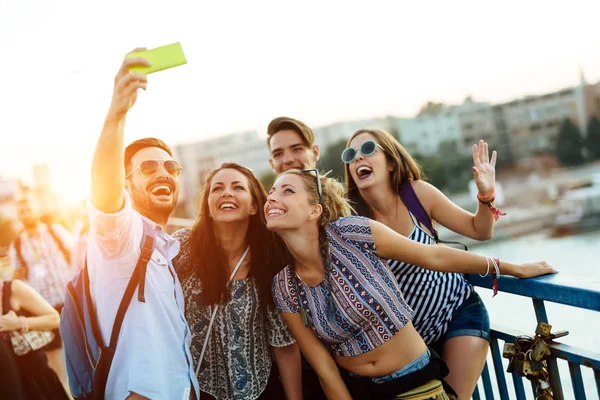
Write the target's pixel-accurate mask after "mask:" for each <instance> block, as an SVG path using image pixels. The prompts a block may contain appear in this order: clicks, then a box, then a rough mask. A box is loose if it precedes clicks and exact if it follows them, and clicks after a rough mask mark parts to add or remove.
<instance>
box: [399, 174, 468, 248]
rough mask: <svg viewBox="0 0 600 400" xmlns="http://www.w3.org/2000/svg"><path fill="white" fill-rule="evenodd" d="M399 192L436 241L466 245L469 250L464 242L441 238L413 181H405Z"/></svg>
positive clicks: (411, 211)
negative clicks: (416, 191)
mask: <svg viewBox="0 0 600 400" xmlns="http://www.w3.org/2000/svg"><path fill="white" fill-rule="evenodd" d="M399 194H400V198H401V199H402V202H403V203H404V205H405V206H406V208H408V211H409V212H410V213H411V214H412V215H414V216H415V218H416V219H417V221H419V222H420V223H422V224H423V225H425V227H426V228H427V229H429V231H430V232H431V234H432V235H433V238H434V239H435V242H436V243H442V244H454V245H458V246H461V247H464V249H465V251H467V250H468V248H467V245H466V244H464V243H461V242H451V241H447V240H441V239H440V237H439V235H438V232H437V230H436V229H435V227H434V224H433V221H432V220H431V218H430V217H429V214H427V211H425V208H424V207H423V204H422V203H421V201H420V200H419V198H418V197H417V194H416V193H415V190H414V189H413V187H412V183H411V181H406V182H404V184H403V185H402V186H401V187H400V193H399ZM411 218H412V217H411ZM413 222H414V221H413Z"/></svg>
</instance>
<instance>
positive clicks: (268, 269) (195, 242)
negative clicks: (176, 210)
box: [190, 163, 289, 306]
mask: <svg viewBox="0 0 600 400" xmlns="http://www.w3.org/2000/svg"><path fill="white" fill-rule="evenodd" d="M223 169H234V170H236V171H238V172H240V173H242V174H243V175H244V176H245V177H246V179H247V180H248V189H249V191H250V195H251V196H252V202H253V204H254V206H255V207H256V208H257V210H258V211H257V213H256V214H254V215H250V223H249V224H248V231H247V232H246V244H247V245H249V246H250V253H249V256H250V270H249V272H248V277H249V278H250V277H251V278H254V281H255V282H256V284H257V285H258V291H259V297H260V304H261V306H264V305H267V304H270V305H273V297H272V295H271V284H272V282H273V277H274V276H275V274H277V272H279V271H280V270H281V269H282V268H283V267H285V265H286V263H287V262H288V261H289V253H288V252H287V249H286V247H285V244H284V243H283V241H282V240H281V238H280V237H279V236H278V235H276V234H275V233H273V232H271V231H269V230H268V229H267V225H266V219H265V214H264V212H263V211H262V210H263V206H264V204H265V203H266V201H267V192H266V191H265V189H264V187H263V186H262V185H261V184H260V182H259V181H258V179H256V177H255V176H254V174H253V173H252V171H251V170H250V169H248V168H246V167H243V166H241V165H239V164H236V163H225V164H222V165H221V166H220V167H219V168H216V169H214V170H212V171H210V173H209V174H208V176H207V178H206V184H205V186H204V188H203V190H202V193H201V194H200V197H199V198H198V203H199V204H198V206H199V215H198V219H197V220H196V222H195V223H194V227H193V228H192V234H191V236H190V245H191V252H190V255H191V262H192V268H193V271H194V273H195V274H196V276H197V277H198V278H199V279H200V281H201V282H202V296H201V299H200V301H201V302H202V304H205V305H214V304H219V303H221V302H227V301H229V300H230V293H229V290H228V284H229V272H228V266H227V262H226V258H225V254H224V251H223V248H222V247H221V244H220V243H219V242H218V241H217V239H216V237H215V234H214V221H213V219H212V218H211V216H210V211H209V208H208V195H209V193H210V186H211V183H212V180H213V178H214V176H215V174H216V173H217V172H219V171H221V170H223Z"/></svg>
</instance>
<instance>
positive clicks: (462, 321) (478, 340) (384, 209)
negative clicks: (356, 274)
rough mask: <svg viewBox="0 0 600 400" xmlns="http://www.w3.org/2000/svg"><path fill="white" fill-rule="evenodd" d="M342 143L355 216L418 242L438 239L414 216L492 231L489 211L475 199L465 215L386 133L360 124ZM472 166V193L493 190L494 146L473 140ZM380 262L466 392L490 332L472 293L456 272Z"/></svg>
mask: <svg viewBox="0 0 600 400" xmlns="http://www.w3.org/2000/svg"><path fill="white" fill-rule="evenodd" d="M347 148H348V150H345V153H343V154H344V156H345V157H344V156H343V157H342V159H344V160H345V162H346V164H345V178H346V179H345V181H346V188H348V190H347V196H348V200H349V201H350V202H351V204H353V205H355V208H356V211H357V213H358V215H362V216H365V217H369V218H372V219H374V220H377V221H379V222H381V223H382V224H385V225H387V226H389V227H390V228H391V229H393V230H395V231H396V232H398V233H400V234H403V235H404V236H406V237H408V238H409V239H411V240H414V241H416V242H419V243H424V244H432V245H434V244H436V242H437V241H438V238H437V237H436V232H435V231H431V230H430V229H428V226H426V225H421V224H419V218H421V219H425V220H426V222H424V224H427V222H431V221H432V220H435V221H436V222H439V223H440V224H442V225H444V226H446V227H448V228H449V229H452V230H454V231H456V232H458V233H460V234H462V235H464V236H468V237H470V238H473V239H477V240H487V239H490V238H491V237H492V233H493V230H494V215H493V212H492V209H491V208H490V207H489V206H487V205H484V204H479V206H478V207H477V212H476V213H475V214H471V213H470V212H468V211H466V210H463V209H462V208H460V207H458V206H457V205H455V204H454V203H452V202H451V201H450V200H449V199H448V198H447V197H446V196H444V194H443V193H442V192H440V191H439V190H437V189H436V188H435V187H434V186H432V185H431V184H429V183H427V182H425V181H423V180H421V171H420V168H419V165H418V164H417V163H416V162H415V160H414V159H413V158H412V157H411V156H410V154H409V153H408V152H407V151H406V149H404V147H402V145H401V144H400V143H399V142H398V141H397V140H396V139H395V138H394V137H392V135H390V134H389V133H388V132H386V131H383V130H380V129H360V130H358V131H356V132H355V133H354V134H353V135H352V136H351V137H350V139H349V140H348V144H347ZM363 151H364V153H363ZM365 153H366V154H367V155H365ZM353 155H354V158H352V156H353ZM473 164H474V167H473V168H474V171H473V173H474V178H475V183H476V184H477V188H478V191H479V193H480V194H481V195H483V196H486V195H489V194H493V192H494V187H495V168H494V167H495V164H496V152H493V153H492V157H491V159H490V157H489V152H488V147H487V143H485V142H484V141H480V143H479V145H474V146H473ZM411 194H414V196H411ZM405 201H406V203H405ZM419 206H422V211H421V212H420V213H419V212H418V211H419ZM413 213H415V214H417V215H415V214H413ZM421 222H423V221H421ZM430 225H431V226H430V228H433V225H432V224H431V223H430ZM387 264H388V267H389V268H390V269H391V271H392V273H393V274H394V275H395V276H396V280H397V281H398V284H399V286H400V290H401V291H402V293H403V294H404V296H405V297H404V298H405V300H406V302H407V303H408V304H409V306H410V307H411V308H412V309H413V311H414V312H415V315H414V318H413V325H414V326H415V329H416V330H417V332H419V334H420V335H421V337H422V338H423V340H424V341H425V343H426V344H427V345H429V346H431V347H432V348H434V349H435V350H436V351H437V352H438V353H439V354H440V355H442V357H443V359H444V361H445V362H446V363H447V364H448V368H449V369H450V373H449V374H448V377H447V378H446V381H447V382H448V383H449V384H450V385H451V386H452V387H453V388H454V390H456V393H457V394H458V396H459V397H460V398H464V399H469V398H471V396H472V394H473V390H474V389H475V385H476V384H477V380H478V379H479V377H480V376H481V372H482V370H483V366H484V364H485V360H486V356H487V351H488V348H489V338H490V323H489V317H488V314H487V310H486V308H485V305H484V304H483V302H482V301H481V299H480V297H479V295H478V294H477V293H476V292H475V290H474V288H473V286H472V285H471V284H470V283H469V281H467V279H466V277H465V276H464V275H463V274H457V273H444V272H438V271H428V270H426V269H424V268H421V267H419V266H417V265H413V264H410V263H407V262H404V261H399V260H392V259H390V260H387Z"/></svg>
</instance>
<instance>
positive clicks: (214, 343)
mask: <svg viewBox="0 0 600 400" xmlns="http://www.w3.org/2000/svg"><path fill="white" fill-rule="evenodd" d="M190 235H191V230H190V229H187V228H186V229H181V230H179V231H177V232H175V233H174V234H173V237H174V238H175V239H177V240H179V241H180V243H181V250H180V252H179V255H178V256H177V257H176V258H175V259H174V260H173V264H174V265H175V267H176V268H177V270H178V275H179V280H180V281H181V287H182V288H183V294H184V296H185V305H186V307H185V317H186V319H187V321H188V324H189V326H190V329H191V331H192V344H191V352H192V359H193V360H194V369H195V368H196V365H197V363H198V360H199V359H200V352H201V351H202V346H203V345H204V340H205V339H206V333H207V331H208V324H209V322H210V316H211V312H212V310H213V307H208V306H204V305H200V302H199V301H197V299H199V297H200V295H201V293H202V283H201V282H200V280H199V279H198V277H197V276H196V275H195V274H194V272H193V268H192V265H191V256H190V250H191V246H190V243H189V239H190ZM230 288H231V300H230V301H229V302H228V303H226V304H221V305H219V311H218V312H217V316H216V318H215V322H214V324H213V328H212V333H211V334H210V339H209V344H208V347H207V349H206V353H205V354H204V360H203V361H202V365H201V366H200V372H199V374H198V381H199V383H200V390H201V391H203V392H206V393H209V394H210V395H212V396H214V397H215V398H216V399H220V400H225V399H227V400H229V399H236V400H238V399H239V400H241V399H244V400H246V399H248V400H253V399H256V398H257V397H259V396H260V394H261V393H262V392H263V390H264V389H265V388H266V386H267V381H268V379H269V374H270V372H271V366H272V363H273V361H272V356H271V349H270V346H273V347H284V346H288V345H291V344H293V343H295V340H294V338H293V336H292V335H291V334H290V332H289V331H288V329H287V326H286V324H285V321H283V318H282V317H281V316H280V315H279V313H278V312H277V310H275V309H274V308H272V307H268V308H267V310H268V311H267V312H266V315H265V313H262V312H261V307H260V301H259V296H258V286H257V285H256V283H255V282H254V279H253V278H247V279H240V280H236V281H233V282H232V284H231V286H230Z"/></svg>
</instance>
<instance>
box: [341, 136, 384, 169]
mask: <svg viewBox="0 0 600 400" xmlns="http://www.w3.org/2000/svg"><path fill="white" fill-rule="evenodd" d="M378 147H379V148H380V149H381V150H383V147H381V146H380V145H379V143H376V142H375V141H374V140H367V141H366V142H364V143H363V144H361V145H360V149H355V148H354V147H348V148H346V149H345V150H344V151H342V161H343V162H344V163H346V164H350V163H351V162H352V161H354V159H355V158H356V155H357V154H358V152H359V151H360V152H361V153H362V155H363V156H365V157H369V156H372V155H373V154H375V152H376V151H377V148H378Z"/></svg>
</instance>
